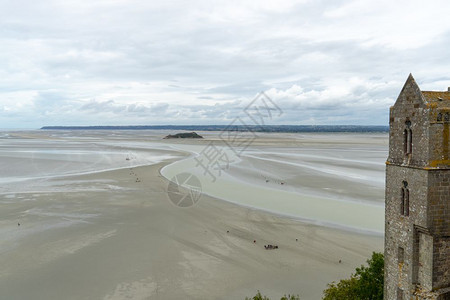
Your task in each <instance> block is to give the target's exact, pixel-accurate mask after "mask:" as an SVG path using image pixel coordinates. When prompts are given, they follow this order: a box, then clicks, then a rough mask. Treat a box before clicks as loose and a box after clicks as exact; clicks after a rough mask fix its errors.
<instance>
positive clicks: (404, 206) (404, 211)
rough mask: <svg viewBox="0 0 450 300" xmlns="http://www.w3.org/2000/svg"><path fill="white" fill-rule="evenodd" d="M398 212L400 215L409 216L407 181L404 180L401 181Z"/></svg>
mask: <svg viewBox="0 0 450 300" xmlns="http://www.w3.org/2000/svg"><path fill="white" fill-rule="evenodd" d="M400 214H401V215H402V216H409V189H408V182H406V181H403V187H402V192H401V202H400Z"/></svg>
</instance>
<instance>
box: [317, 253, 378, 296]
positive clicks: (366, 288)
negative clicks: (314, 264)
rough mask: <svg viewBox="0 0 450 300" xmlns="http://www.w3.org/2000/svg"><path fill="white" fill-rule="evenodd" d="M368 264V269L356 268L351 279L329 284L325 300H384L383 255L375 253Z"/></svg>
mask: <svg viewBox="0 0 450 300" xmlns="http://www.w3.org/2000/svg"><path fill="white" fill-rule="evenodd" d="M367 264H368V266H367V267H366V266H361V267H360V268H356V273H355V274H352V275H351V276H350V278H349V279H343V280H341V281H339V282H338V283H335V282H332V283H331V284H328V288H327V289H326V290H325V291H324V292H323V294H324V297H323V300H342V299H348V300H383V282H384V257H383V254H382V253H376V252H373V253H372V258H371V259H368V260H367Z"/></svg>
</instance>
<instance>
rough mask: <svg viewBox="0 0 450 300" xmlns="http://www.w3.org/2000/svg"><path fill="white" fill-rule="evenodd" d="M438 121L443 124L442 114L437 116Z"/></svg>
mask: <svg viewBox="0 0 450 300" xmlns="http://www.w3.org/2000/svg"><path fill="white" fill-rule="evenodd" d="M437 121H438V122H441V121H442V113H438V115H437Z"/></svg>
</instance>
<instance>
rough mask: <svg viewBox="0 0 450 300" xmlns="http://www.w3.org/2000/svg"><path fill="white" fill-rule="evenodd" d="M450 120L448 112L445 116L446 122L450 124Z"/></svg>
mask: <svg viewBox="0 0 450 300" xmlns="http://www.w3.org/2000/svg"><path fill="white" fill-rule="evenodd" d="M449 120H450V116H449V114H448V112H447V113H445V115H444V121H445V122H448V121H449Z"/></svg>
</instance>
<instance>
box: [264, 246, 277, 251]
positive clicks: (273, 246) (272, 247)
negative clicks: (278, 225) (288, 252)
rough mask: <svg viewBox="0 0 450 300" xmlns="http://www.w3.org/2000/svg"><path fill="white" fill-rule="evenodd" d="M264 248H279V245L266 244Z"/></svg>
mask: <svg viewBox="0 0 450 300" xmlns="http://www.w3.org/2000/svg"><path fill="white" fill-rule="evenodd" d="M264 248H266V250H272V249H278V246H277V245H264Z"/></svg>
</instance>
